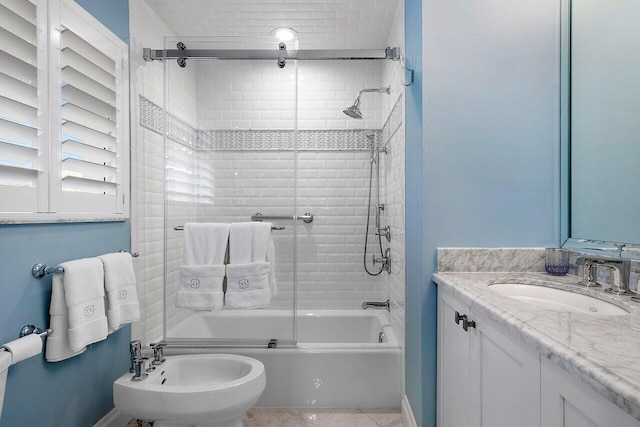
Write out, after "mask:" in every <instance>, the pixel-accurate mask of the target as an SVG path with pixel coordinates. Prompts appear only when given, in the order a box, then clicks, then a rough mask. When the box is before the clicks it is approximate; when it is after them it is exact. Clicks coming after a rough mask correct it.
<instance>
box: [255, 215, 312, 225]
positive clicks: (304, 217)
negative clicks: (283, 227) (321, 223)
mask: <svg viewBox="0 0 640 427" xmlns="http://www.w3.org/2000/svg"><path fill="white" fill-rule="evenodd" d="M278 219H299V220H301V221H302V222H304V223H306V224H309V223H310V222H313V214H310V213H309V212H306V213H305V214H304V215H262V214H261V213H260V212H256V213H254V214H253V215H251V221H268V220H278Z"/></svg>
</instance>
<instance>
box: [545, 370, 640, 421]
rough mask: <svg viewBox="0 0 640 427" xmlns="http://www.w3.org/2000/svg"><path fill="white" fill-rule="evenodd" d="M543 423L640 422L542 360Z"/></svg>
mask: <svg viewBox="0 0 640 427" xmlns="http://www.w3.org/2000/svg"><path fill="white" fill-rule="evenodd" d="M541 374H542V392H541V399H542V402H541V404H542V406H541V414H542V426H544V427H585V426H588V427H613V426H615V427H638V426H640V421H638V420H636V419H634V418H633V417H631V416H630V415H629V414H627V413H626V412H624V411H622V410H621V409H620V408H618V407H617V406H616V405H614V404H613V403H611V402H609V401H608V400H606V399H604V398H603V397H602V396H600V395H598V394H596V393H595V392H594V391H593V390H590V389H588V388H587V387H586V386H584V385H581V384H580V383H579V382H578V381H577V380H576V379H575V378H573V377H571V376H570V375H569V374H567V373H566V372H565V371H563V370H562V369H561V368H560V367H558V366H556V365H554V364H553V363H551V362H549V361H547V360H543V361H542V369H541Z"/></svg>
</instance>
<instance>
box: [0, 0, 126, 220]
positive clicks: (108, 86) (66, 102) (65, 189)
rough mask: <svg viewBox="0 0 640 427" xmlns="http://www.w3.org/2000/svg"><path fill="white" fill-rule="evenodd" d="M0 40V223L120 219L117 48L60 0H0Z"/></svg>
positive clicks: (122, 53)
mask: <svg viewBox="0 0 640 427" xmlns="http://www.w3.org/2000/svg"><path fill="white" fill-rule="evenodd" d="M47 36H48V37H47ZM0 43H1V44H0V221H1V220H11V221H16V220H17V221H19V222H20V221H24V222H48V221H56V220H65V221H66V220H70V219H71V220H79V221H91V220H117V219H125V218H126V217H127V216H128V210H129V206H128V204H129V202H128V175H129V159H128V157H129V141H128V139H129V126H128V115H129V112H128V102H129V99H128V56H127V46H126V44H125V43H124V42H122V41H121V40H120V39H119V38H117V37H116V36H115V35H113V34H112V33H111V32H110V31H109V30H107V29H106V28H105V27H104V26H103V25H102V24H100V23H99V22H97V21H96V20H95V18H93V17H92V16H91V15H89V14H88V13H87V12H86V11H84V10H83V9H81V8H80V7H79V6H78V5H76V4H75V3H74V2H71V1H67V0H57V1H48V2H47V1H44V0H34V1H30V0H0Z"/></svg>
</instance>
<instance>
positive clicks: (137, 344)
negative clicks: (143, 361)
mask: <svg viewBox="0 0 640 427" xmlns="http://www.w3.org/2000/svg"><path fill="white" fill-rule="evenodd" d="M129 355H130V360H131V367H130V368H129V372H131V373H132V374H133V373H134V372H135V362H136V360H138V359H140V358H141V357H142V342H141V341H140V340H133V341H131V342H130V343H129Z"/></svg>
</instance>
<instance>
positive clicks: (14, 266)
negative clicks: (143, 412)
mask: <svg viewBox="0 0 640 427" xmlns="http://www.w3.org/2000/svg"><path fill="white" fill-rule="evenodd" d="M78 3H80V4H82V5H83V6H85V7H87V8H88V9H89V11H90V12H92V13H94V15H95V16H96V17H97V18H98V19H101V20H102V18H104V20H103V23H104V24H105V25H106V26H107V27H109V28H110V29H112V30H113V31H114V32H115V33H116V34H117V35H118V36H119V37H121V38H122V39H123V40H125V41H126V40H128V38H129V31H128V26H129V10H128V2H127V0H118V1H108V2H106V1H102V0H91V1H89V0H81V1H78ZM130 241H131V237H130V230H129V223H128V222H113V223H93V224H43V225H3V226H0V325H2V328H0V342H1V343H4V342H7V341H11V340H14V339H16V338H17V334H18V331H19V330H20V328H21V327H22V326H23V325H25V324H29V323H32V324H35V325H37V326H39V327H43V326H48V325H49V315H48V312H49V301H50V298H51V277H47V278H44V279H41V280H37V279H34V278H33V277H31V267H32V266H33V264H35V263H36V262H43V263H47V264H51V265H56V264H57V263H60V262H63V261H68V260H70V259H76V258H84V257H90V256H95V255H100V254H103V253H107V252H114V251H117V250H118V249H127V250H130ZM130 336H131V332H130V328H129V327H125V328H122V329H121V330H119V331H118V332H116V333H114V334H112V335H110V336H109V338H107V340H105V341H102V342H100V343H97V344H94V345H92V346H90V347H89V348H88V349H87V351H86V352H85V353H84V354H82V355H79V356H76V357H74V358H72V359H68V360H66V361H63V362H57V363H47V362H45V360H44V355H41V356H35V357H32V358H31V359H28V360H26V361H24V362H21V363H19V364H16V365H14V366H11V367H10V368H9V375H8V379H7V391H6V395H5V401H4V409H3V413H2V417H1V418H0V427H16V426H39V427H60V426H65V427H87V426H92V425H93V424H95V423H96V422H97V421H98V420H99V419H100V418H102V417H103V416H104V415H105V414H106V413H107V412H109V411H110V410H111V408H113V399H112V383H113V381H114V380H115V379H116V378H117V377H119V376H120V375H122V374H123V373H124V372H125V371H126V370H128V367H129V362H128V353H129V351H128V342H129V339H130Z"/></svg>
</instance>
